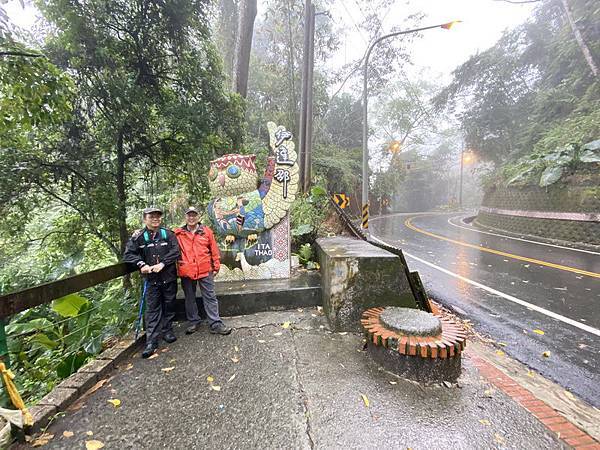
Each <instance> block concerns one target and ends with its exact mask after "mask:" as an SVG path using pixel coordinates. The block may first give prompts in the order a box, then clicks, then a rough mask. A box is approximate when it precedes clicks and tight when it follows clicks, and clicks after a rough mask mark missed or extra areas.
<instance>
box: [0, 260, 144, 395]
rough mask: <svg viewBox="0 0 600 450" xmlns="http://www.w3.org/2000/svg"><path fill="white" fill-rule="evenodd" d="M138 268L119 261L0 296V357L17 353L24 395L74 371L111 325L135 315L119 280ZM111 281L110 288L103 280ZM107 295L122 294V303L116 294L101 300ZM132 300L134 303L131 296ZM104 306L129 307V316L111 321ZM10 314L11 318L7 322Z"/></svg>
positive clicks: (99, 346)
mask: <svg viewBox="0 0 600 450" xmlns="http://www.w3.org/2000/svg"><path fill="white" fill-rule="evenodd" d="M135 270H136V268H135V267H133V266H129V265H127V264H124V263H119V264H114V265H111V266H107V267H103V268H101V269H96V270H92V271H90V272H86V273H82V274H78V275H74V276H71V277H67V278H64V279H61V280H57V281H52V282H49V283H44V284H41V285H37V286H34V287H31V288H27V289H23V290H20V291H16V292H11V293H8V294H4V295H1V296H0V359H1V360H2V361H3V362H4V363H5V364H7V365H8V364H10V363H11V361H10V360H11V358H10V356H11V354H12V355H13V357H14V358H13V371H15V372H16V375H17V378H16V381H17V382H18V383H20V384H21V386H22V389H23V390H24V391H25V394H26V395H25V396H26V397H28V398H38V397H40V396H42V395H43V394H44V393H45V391H47V390H49V389H50V388H51V387H52V384H53V383H54V382H55V381H56V382H58V381H59V380H60V379H61V378H64V377H66V376H68V375H70V373H71V372H74V371H75V370H76V369H77V368H78V367H79V366H81V365H82V364H83V362H84V361H85V359H88V358H90V357H92V356H93V355H94V354H95V353H98V352H99V351H100V350H101V349H102V341H103V340H104V339H106V338H107V337H108V336H107V331H106V330H107V329H117V328H119V326H120V325H122V323H121V322H119V321H120V320H122V321H123V323H124V322H125V321H126V320H129V321H130V320H131V319H130V318H129V317H135V308H134V307H133V304H131V305H130V304H127V303H126V298H125V296H123V295H122V287H121V283H115V281H116V279H118V278H119V277H122V276H124V275H127V274H129V273H131V272H133V271H135ZM108 282H110V283H111V284H109V286H108V288H106V287H105V286H101V285H103V283H108ZM85 290H87V291H86V294H85V296H78V298H75V299H72V300H73V302H68V304H65V305H63V307H62V308H60V309H59V308H54V309H53V308H52V307H49V306H48V305H49V304H50V303H51V302H53V301H54V300H57V299H61V298H63V299H64V297H65V296H69V295H71V294H77V293H80V292H81V291H85ZM106 291H109V292H108V294H107V292H106ZM106 295H113V296H114V297H115V298H122V300H121V302H122V304H120V303H119V301H118V300H115V301H114V302H113V304H111V305H107V304H105V303H103V300H104V299H105V298H106ZM94 299H95V301H94ZM129 300H130V302H131V303H134V300H133V298H131V299H129ZM115 305H116V306H115ZM103 308H105V309H106V308H115V309H117V310H115V311H114V314H119V313H121V312H122V311H126V312H127V314H128V315H129V316H128V317H126V318H122V317H120V318H117V319H116V320H115V321H114V323H111V321H110V320H107V314H109V311H107V310H103ZM118 308H122V309H121V310H119V309H118ZM57 310H58V312H57ZM111 312H112V311H111ZM9 318H12V320H11V323H10V325H7V326H6V327H5V325H6V323H7V321H8V320H7V319H9ZM128 326H130V325H128Z"/></svg>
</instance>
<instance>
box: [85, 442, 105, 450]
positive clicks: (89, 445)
mask: <svg viewBox="0 0 600 450" xmlns="http://www.w3.org/2000/svg"><path fill="white" fill-rule="evenodd" d="M102 447H104V444H103V443H102V442H100V441H96V440H91V441H85V448H86V450H98V449H99V448H102Z"/></svg>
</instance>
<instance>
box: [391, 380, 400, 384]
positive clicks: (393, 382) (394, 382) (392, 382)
mask: <svg viewBox="0 0 600 450" xmlns="http://www.w3.org/2000/svg"><path fill="white" fill-rule="evenodd" d="M390 384H398V382H397V381H390Z"/></svg>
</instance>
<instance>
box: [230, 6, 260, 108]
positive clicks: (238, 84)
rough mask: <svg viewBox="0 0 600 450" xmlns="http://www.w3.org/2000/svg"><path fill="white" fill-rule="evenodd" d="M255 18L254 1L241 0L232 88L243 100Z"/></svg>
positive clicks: (245, 92) (246, 89) (246, 85)
mask: <svg viewBox="0 0 600 450" xmlns="http://www.w3.org/2000/svg"><path fill="white" fill-rule="evenodd" d="M255 18H256V0H241V1H240V6H239V18H238V29H237V36H236V40H235V54H234V57H233V77H232V87H233V91H235V92H237V93H238V94H240V95H241V96H242V97H244V98H245V97H246V94H247V92H248V69H249V67H250V51H251V50H252V34H253V33H254V19H255Z"/></svg>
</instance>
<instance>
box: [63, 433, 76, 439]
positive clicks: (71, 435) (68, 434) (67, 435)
mask: <svg viewBox="0 0 600 450" xmlns="http://www.w3.org/2000/svg"><path fill="white" fill-rule="evenodd" d="M74 434H75V433H73V432H72V431H63V436H64V437H66V438H70V437H73V435H74Z"/></svg>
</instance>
